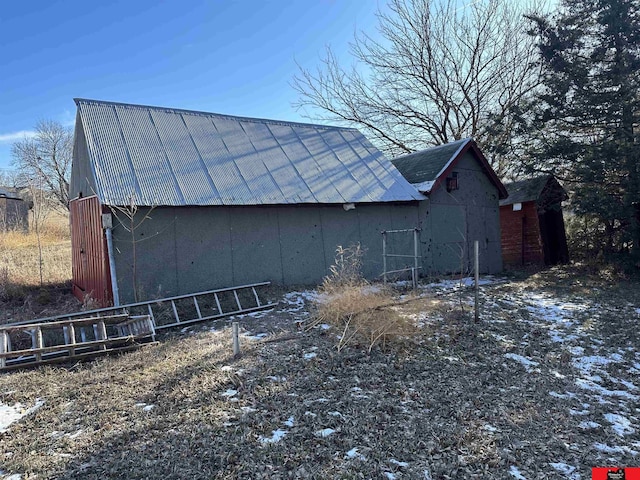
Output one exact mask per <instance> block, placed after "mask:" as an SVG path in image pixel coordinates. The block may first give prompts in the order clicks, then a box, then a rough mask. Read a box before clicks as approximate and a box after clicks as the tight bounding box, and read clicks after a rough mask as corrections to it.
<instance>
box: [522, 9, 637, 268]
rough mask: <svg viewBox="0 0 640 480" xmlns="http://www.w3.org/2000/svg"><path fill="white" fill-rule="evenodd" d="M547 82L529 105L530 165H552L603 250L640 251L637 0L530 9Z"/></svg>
mask: <svg viewBox="0 0 640 480" xmlns="http://www.w3.org/2000/svg"><path fill="white" fill-rule="evenodd" d="M530 18H531V20H532V21H533V23H534V26H535V28H534V30H533V31H532V32H531V33H532V34H533V35H536V36H537V37H538V40H539V45H538V47H539V51H540V59H541V63H542V67H543V70H544V74H543V88H542V89H541V92H540V94H539V95H538V97H537V99H536V102H534V103H533V104H531V105H529V110H528V111H527V112H526V115H528V118H529V119H530V120H529V122H527V128H526V132H522V133H523V134H525V135H526V136H528V139H529V142H530V143H529V146H530V148H531V150H530V153H531V156H530V160H529V162H527V164H526V166H527V167H528V172H527V173H531V172H532V171H544V172H552V173H554V174H556V175H557V176H558V177H559V178H561V179H562V180H564V181H565V183H566V185H567V186H569V187H570V189H571V190H572V193H573V198H572V202H573V206H574V208H575V210H576V213H578V214H583V215H589V216H593V217H595V218H597V219H598V220H599V221H600V222H601V224H602V229H603V231H604V232H605V233H606V239H607V240H606V245H603V248H604V250H605V251H606V252H612V251H625V250H627V249H630V250H632V251H633V253H634V255H635V256H637V257H638V258H640V144H639V141H640V136H639V134H638V131H639V128H640V125H639V122H640V95H639V86H640V0H563V1H562V3H561V6H560V8H559V10H558V12H557V13H556V14H555V15H554V16H552V17H547V18H545V17H530Z"/></svg>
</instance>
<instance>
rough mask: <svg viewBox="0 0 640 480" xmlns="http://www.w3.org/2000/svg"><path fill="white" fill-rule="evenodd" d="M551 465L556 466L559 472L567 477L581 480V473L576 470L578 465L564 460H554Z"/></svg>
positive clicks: (572, 479)
mask: <svg viewBox="0 0 640 480" xmlns="http://www.w3.org/2000/svg"><path fill="white" fill-rule="evenodd" d="M549 465H551V466H552V467H553V468H555V469H556V470H557V471H558V472H560V473H562V474H563V475H565V478H568V479H570V480H580V474H579V473H578V472H576V467H574V466H572V465H567V464H566V463H562V462H555V463H554V462H552V463H549Z"/></svg>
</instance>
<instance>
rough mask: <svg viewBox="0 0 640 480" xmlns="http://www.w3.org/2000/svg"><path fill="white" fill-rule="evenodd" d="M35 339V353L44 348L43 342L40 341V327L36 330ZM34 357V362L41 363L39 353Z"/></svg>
mask: <svg viewBox="0 0 640 480" xmlns="http://www.w3.org/2000/svg"><path fill="white" fill-rule="evenodd" d="M35 337H36V348H35V349H34V351H35V352H39V350H41V349H42V348H44V344H43V341H42V329H41V328H40V327H38V328H36V331H35ZM35 355H36V361H37V362H41V361H42V354H41V353H36V354H35Z"/></svg>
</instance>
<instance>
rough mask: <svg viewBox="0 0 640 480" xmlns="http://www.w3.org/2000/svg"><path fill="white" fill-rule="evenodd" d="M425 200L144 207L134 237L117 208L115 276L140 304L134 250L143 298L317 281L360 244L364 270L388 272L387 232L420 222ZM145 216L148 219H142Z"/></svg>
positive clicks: (126, 297) (124, 293)
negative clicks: (339, 254) (343, 252)
mask: <svg viewBox="0 0 640 480" xmlns="http://www.w3.org/2000/svg"><path fill="white" fill-rule="evenodd" d="M418 207H419V205H418V202H412V203H402V204H399V203H394V204H367V205H362V204H358V205H356V208H355V209H354V210H350V211H345V210H344V209H343V207H342V205H320V206H316V205H300V206H244V207H157V208H155V209H153V210H152V211H150V212H149V211H148V209H145V208H144V207H140V210H139V212H138V216H137V218H136V219H135V221H134V224H139V227H137V228H136V229H135V234H134V236H133V237H132V236H131V234H130V233H129V232H128V231H127V229H126V228H124V227H123V225H121V224H118V219H120V220H122V221H123V222H124V223H125V225H126V226H127V228H129V227H130V226H129V225H127V221H126V218H125V217H124V216H123V215H122V214H121V213H119V212H118V211H115V217H116V218H115V221H114V230H113V237H114V238H113V240H114V250H115V251H114V258H115V262H116V276H117V279H118V286H119V290H120V299H121V301H122V302H123V303H126V302H129V301H132V300H133V293H132V292H133V273H134V272H133V271H134V262H133V253H134V248H133V245H134V243H133V242H134V241H135V256H136V262H135V273H136V277H137V284H138V292H139V294H140V295H139V297H140V299H143V298H154V297H162V296H169V295H180V294H185V293H191V292H195V291H202V290H208V289H213V288H221V287H228V286H232V285H240V284H246V283H253V282H258V281H267V280H268V281H272V282H274V283H277V284H283V285H295V284H317V283H319V282H320V281H321V280H322V278H323V277H324V276H325V275H327V274H328V273H329V267H330V266H331V265H332V264H333V261H334V256H335V250H336V247H337V246H338V245H342V246H348V245H350V244H353V243H357V242H360V244H361V245H362V246H363V247H364V248H365V256H364V259H363V272H364V274H365V276H367V277H368V278H373V277H375V276H377V275H379V274H380V273H381V272H382V238H381V235H380V232H381V231H382V230H388V229H399V228H414V227H416V226H417V225H418V222H419V218H418ZM144 215H147V216H148V217H149V218H147V219H146V220H144V221H142V218H143V216H144Z"/></svg>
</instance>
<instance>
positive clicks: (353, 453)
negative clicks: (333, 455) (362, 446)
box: [344, 447, 367, 462]
mask: <svg viewBox="0 0 640 480" xmlns="http://www.w3.org/2000/svg"><path fill="white" fill-rule="evenodd" d="M344 456H345V457H346V458H351V459H354V460H362V461H363V462H364V461H365V460H366V459H367V457H365V456H364V455H362V454H361V453H359V452H358V447H353V448H352V449H351V450H349V451H348V452H347V453H345V455H344Z"/></svg>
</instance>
